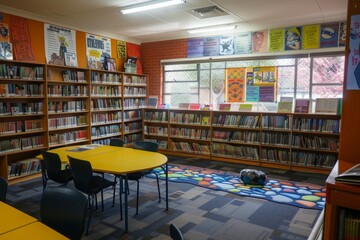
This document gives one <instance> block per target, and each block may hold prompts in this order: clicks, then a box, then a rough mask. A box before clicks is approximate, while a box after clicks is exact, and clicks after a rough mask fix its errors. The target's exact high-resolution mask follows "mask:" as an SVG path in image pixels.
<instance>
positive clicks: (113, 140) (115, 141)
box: [110, 138, 124, 147]
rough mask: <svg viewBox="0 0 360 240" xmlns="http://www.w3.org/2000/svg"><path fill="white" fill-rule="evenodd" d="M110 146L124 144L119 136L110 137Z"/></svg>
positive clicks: (121, 145)
mask: <svg viewBox="0 0 360 240" xmlns="http://www.w3.org/2000/svg"><path fill="white" fill-rule="evenodd" d="M110 146H115V147H123V146H124V141H123V140H121V139H120V138H111V139H110Z"/></svg>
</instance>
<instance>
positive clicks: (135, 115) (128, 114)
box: [124, 110, 141, 120]
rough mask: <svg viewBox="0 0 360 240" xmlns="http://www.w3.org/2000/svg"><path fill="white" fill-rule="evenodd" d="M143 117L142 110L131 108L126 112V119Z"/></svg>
mask: <svg viewBox="0 0 360 240" xmlns="http://www.w3.org/2000/svg"><path fill="white" fill-rule="evenodd" d="M136 119H141V110H131V111H125V112H124V120H136Z"/></svg>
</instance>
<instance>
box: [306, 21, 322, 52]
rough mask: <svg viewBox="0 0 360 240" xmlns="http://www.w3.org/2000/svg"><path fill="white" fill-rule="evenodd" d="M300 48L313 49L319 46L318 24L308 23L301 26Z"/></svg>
mask: <svg viewBox="0 0 360 240" xmlns="http://www.w3.org/2000/svg"><path fill="white" fill-rule="evenodd" d="M302 37H303V40H302V44H303V46H302V48H303V49H314V48H319V43H320V25H318V24H316V25H308V26H303V34H302Z"/></svg>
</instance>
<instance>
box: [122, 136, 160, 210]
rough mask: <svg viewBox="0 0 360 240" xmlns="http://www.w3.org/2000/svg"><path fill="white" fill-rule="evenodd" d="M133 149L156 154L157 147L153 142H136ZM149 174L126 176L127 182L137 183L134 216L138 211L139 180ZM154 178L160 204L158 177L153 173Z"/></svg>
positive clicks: (140, 173)
mask: <svg viewBox="0 0 360 240" xmlns="http://www.w3.org/2000/svg"><path fill="white" fill-rule="evenodd" d="M133 148H134V149H139V150H144V151H150V152H157V150H158V148H159V145H158V144H157V143H154V142H148V141H137V142H135V143H134V145H133ZM149 173H151V170H149V171H141V172H135V173H130V174H128V175H127V179H128V180H133V181H136V182H137V188H136V215H137V214H138V209H139V180H140V179H141V178H143V177H144V176H146V175H147V174H149ZM154 174H155V176H156V181H157V187H158V195H159V203H160V202H161V195H160V185H159V177H158V175H157V174H156V173H154Z"/></svg>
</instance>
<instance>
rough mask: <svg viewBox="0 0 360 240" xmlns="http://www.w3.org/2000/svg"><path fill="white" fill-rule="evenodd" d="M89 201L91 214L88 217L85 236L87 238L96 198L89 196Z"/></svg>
mask: <svg viewBox="0 0 360 240" xmlns="http://www.w3.org/2000/svg"><path fill="white" fill-rule="evenodd" d="M88 200H89V203H90V209H89V211H90V213H89V217H88V221H87V226H86V231H85V236H87V235H88V234H89V227H90V220H91V216H92V211H93V207H94V200H95V197H94V196H92V195H89V196H88Z"/></svg>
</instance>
